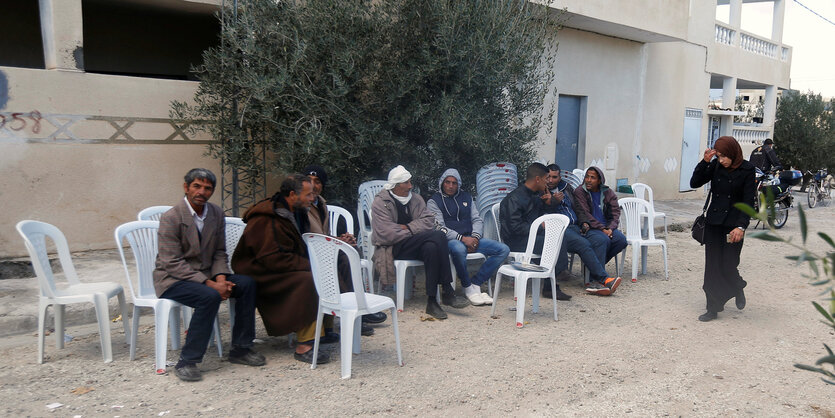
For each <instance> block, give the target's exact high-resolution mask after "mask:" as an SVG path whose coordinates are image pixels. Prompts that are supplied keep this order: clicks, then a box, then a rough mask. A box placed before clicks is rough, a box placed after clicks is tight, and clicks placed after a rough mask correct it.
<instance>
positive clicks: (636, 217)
mask: <svg viewBox="0 0 835 418" xmlns="http://www.w3.org/2000/svg"><path fill="white" fill-rule="evenodd" d="M618 205H619V206H620V207H621V217H620V219H621V222H623V223H624V224H625V225H626V228H625V231H624V232H625V235H626V241H627V242H628V243H629V245H630V246H632V281H635V280H636V279H637V277H638V263H639V260H640V256H639V254H640V250H641V247H648V246H653V245H659V246H661V249H662V250H663V252H664V279H665V280H669V278H670V277H669V273H668V270H667V242H666V241H664V240H663V239H657V238H655V228H654V224H653V222H654V220H655V216H654V215H655V214H654V213H653V210H652V206H650V204H649V202H647V201H646V200H644V199H639V198H636V197H627V198H623V199H618ZM644 213H646V214H648V215H647V216H642V215H643V214H644ZM642 220H644V221H645V222H646V223H647V227H646V228H641V226H642ZM642 229H643V230H645V231H646V233H647V237H646V238H643V237H642V235H641V232H642ZM625 251H626V250H624V252H625ZM625 259H626V257H622V258H621V260H620V263H621V270H623V261H624V260H625Z"/></svg>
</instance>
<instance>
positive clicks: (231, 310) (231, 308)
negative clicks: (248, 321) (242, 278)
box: [226, 298, 235, 331]
mask: <svg viewBox="0 0 835 418" xmlns="http://www.w3.org/2000/svg"><path fill="white" fill-rule="evenodd" d="M226 302H227V304H226V305H227V306H228V307H229V330H230V331H231V330H232V329H234V328H235V298H229V299H226Z"/></svg>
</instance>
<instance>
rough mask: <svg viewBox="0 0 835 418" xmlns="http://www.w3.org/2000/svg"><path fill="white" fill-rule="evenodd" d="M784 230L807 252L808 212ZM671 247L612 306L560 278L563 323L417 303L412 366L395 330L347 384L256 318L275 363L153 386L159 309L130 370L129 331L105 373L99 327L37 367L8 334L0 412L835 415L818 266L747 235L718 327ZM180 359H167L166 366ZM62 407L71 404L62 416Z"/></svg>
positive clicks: (688, 245)
mask: <svg viewBox="0 0 835 418" xmlns="http://www.w3.org/2000/svg"><path fill="white" fill-rule="evenodd" d="M801 196H805V195H801ZM807 213H808V216H809V223H810V225H812V229H813V230H814V231H819V230H822V231H826V232H828V233H829V234H830V235H833V236H835V223H834V222H833V221H832V220H833V219H835V216H833V215H835V208H833V207H820V208H815V209H813V210H811V211H808V212H807ZM780 233H781V234H785V235H792V236H796V237H795V240H798V241H799V239H800V237H799V235H800V233H799V227H798V217H797V214H796V212H792V215H791V216H790V219H789V223H788V224H787V226H786V227H785V228H783V229H782V230H781V231H780ZM810 239H811V240H812V242H813V243H814V244H813V247H817V248H820V249H821V250H824V249H825V247H824V246H823V245H821V244H822V240H820V239H819V238H817V237H816V236H815V237H813V238H810ZM668 244H669V268H670V280H669V281H665V280H664V275H663V273H664V270H663V263H662V257H661V251H660V249H658V248H651V249H650V252H649V267H648V274H647V275H645V276H640V277H639V279H638V281H637V283H631V282H630V281H629V278H628V277H626V278H625V280H624V284H623V285H622V286H621V287H620V289H619V290H618V291H617V293H616V294H615V295H613V296H611V297H597V296H592V295H587V294H585V293H584V292H583V291H582V288H581V286H580V284H581V279H580V278H579V277H578V274H579V273H578V272H577V268H576V267H575V276H571V277H569V278H568V280H566V281H563V282H561V286H562V287H563V289H564V290H565V291H566V292H568V293H570V294H572V295H574V299H573V300H572V301H570V302H560V303H559V305H558V307H559V320H558V321H554V320H553V317H552V316H551V312H552V310H551V309H552V308H551V307H552V305H551V301H550V300H545V301H543V303H542V306H541V311H540V312H539V313H531V311H530V296H528V297H529V303H528V309H527V310H526V313H525V321H526V322H527V323H526V325H525V327H524V328H522V329H517V328H516V327H515V326H514V312H511V311H509V308H510V307H511V306H512V305H513V301H512V294H511V290H510V287H509V285H507V286H505V287H504V288H503V291H502V293H501V294H500V295H499V297H498V315H497V318H491V316H490V308H489V307H467V308H465V309H462V310H453V309H449V310H448V311H449V313H450V318H449V319H448V320H446V321H425V320H424V319H425V316H426V315H425V314H423V308H424V304H423V303H422V301H424V300H425V299H424V298H422V297H416V298H413V299H411V300H409V301H407V304H406V311H405V312H402V313H401V314H399V316H398V323H399V325H400V333H401V339H402V348H403V357H404V366H403V367H399V366H397V359H396V354H395V350H394V348H395V347H394V336H393V333H392V329H391V321H390V320H389V321H386V322H385V323H383V324H381V325H378V326H376V335H374V336H371V337H363V339H362V341H363V347H362V348H363V351H362V353H361V354H359V355H355V356H354V357H353V377H352V378H351V379H348V380H342V379H340V363H339V361H338V357H339V346H338V344H337V345H331V346H323V347H324V349H326V350H328V351H330V352H331V355H332V357H333V359H334V361H333V362H331V363H329V364H325V365H321V366H319V367H318V368H317V369H316V370H310V367H309V366H308V365H306V364H302V363H300V362H297V361H295V360H294V359H293V356H292V353H293V349H292V348H291V347H290V346H289V344H288V338H287V337H267V336H266V334H265V332H264V330H263V327H261V325H260V321H259V329H258V331H257V334H258V338H259V343H258V345H257V349H258V350H259V351H260V352H262V353H263V354H265V355H266V357H267V362H268V363H267V365H266V366H264V367H259V368H251V367H246V366H240V365H235V364H230V363H228V362H227V361H225V360H223V359H220V358H218V356H217V352H216V351H213V349H212V348H210V349H209V351H208V352H207V355H206V358H205V361H204V362H203V363H202V364H201V369H202V370H203V372H204V380H203V381H201V382H197V383H184V382H180V381H179V380H178V379H177V378H176V377H175V376H174V375H173V374H169V375H159V376H158V375H155V374H154V364H153V363H154V361H153V357H154V353H153V349H154V337H153V327H152V325H150V324H151V323H152V322H151V321H150V317H151V315H150V314H147V315H146V319H145V320H143V325H142V326H141V327H140V334H139V336H138V348H137V351H138V355H137V359H136V360H135V361H129V356H128V346H127V345H126V344H124V334H123V333H122V331H121V323H114V324H113V351H114V353H113V356H114V361H113V362H112V363H110V364H105V363H103V362H102V361H101V352H100V348H99V343H98V335H97V334H96V332H95V326H77V327H70V328H68V330H67V332H68V334H70V335H73V336H74V338H73V339H72V341H70V342H68V343H67V344H66V347H65V348H64V349H63V350H58V349H56V348H55V345H54V341H53V340H52V339H49V338H48V339H47V347H46V358H45V362H44V364H42V365H39V364H37V363H36V362H35V360H36V349H37V340H36V337H35V336H34V335H32V334H27V335H19V336H12V337H4V338H2V339H0V358H1V359H2V361H0V396H2V398H3V399H6V402H4V405H3V406H2V409H0V410H2V413H3V415H5V416H45V415H50V416H51V415H55V416H136V415H142V416H165V415H168V416H193V415H205V416H254V415H288V416H336V415H340V416H341V415H411V416H418V415H419V416H426V415H429V416H475V415H489V416H498V415H502V416H507V415H514V416H539V415H547V416H551V415H559V416H625V415H633V416H780V417H784V416H822V417H832V416H833V414H835V401H833V399H835V397H833V394H834V393H835V392H834V391H835V388H833V386H830V385H827V384H825V383H823V382H821V380H820V379H819V378H818V377H817V375H815V374H813V373H810V372H805V371H800V370H798V369H796V368H794V367H793V364H794V363H796V362H801V363H807V364H808V363H812V362H814V360H816V359H818V358H819V357H821V356H822V355H823V353H824V351H823V346H822V343H828V344H830V345H832V344H831V343H832V342H833V336H834V335H835V333H833V332H832V331H831V330H829V329H828V328H827V327H826V326H825V325H823V324H821V322H820V321H819V320H818V318H819V316H818V313H817V312H816V311H815V310H814V308H813V307H812V305H811V303H810V301H811V300H816V299H817V300H821V299H822V298H823V297H822V296H821V295H820V289H818V288H814V287H812V286H810V285H809V284H808V282H807V279H805V278H804V277H803V274H804V273H805V272H806V270H805V268H803V267H799V268H798V267H795V266H794V265H793V264H792V262H790V261H789V260H786V259H785V258H783V256H784V255H787V254H793V253H794V251H793V250H791V249H790V248H788V247H787V246H786V245H783V244H776V243H770V242H765V241H760V240H754V239H749V240H747V242H746V243H745V247H744V249H743V254H742V257H743V261H742V263H741V271H742V275H743V277H745V279H746V280H747V281H748V284H749V286H748V288H747V289H746V294H747V296H748V306H747V307H746V308H745V310H744V311H738V310H737V309H736V308H735V307H734V306H733V301H731V302H730V303H729V304H728V306H727V307H726V310H725V312H723V313H720V316H719V319H718V320H716V321H713V322H710V323H700V322H698V321H697V320H696V317H697V316H698V315H700V314H701V313H702V312H703V310H704V309H703V308H704V295H703V293H702V290H701V283H702V271H703V265H704V255H703V254H704V253H703V249H702V248H701V247H699V245H698V244H697V243H695V241H693V240H692V239H690V236H689V232H670V235H669V237H668ZM629 258H630V257H628V258H627V266H626V268H627V272H626V273H625V276H629V274H630V273H629V272H628V269H629V265H630V264H629V263H630V262H631V260H630V259H629ZM609 267H610V269H613V266H612V265H610V266H609ZM506 282H507V281H506ZM223 312H224V313H225V308H223ZM224 319H227V318H224ZM224 323H225V324H227V326H226V327H225V328H224V329H225V333H226V335H225V336H224V341H227V342H228V341H229V329H228V321H226V322H224ZM226 348H227V349H228V345H227V347H226ZM176 357H177V352H175V351H169V353H168V358H169V360H173V359H176ZM55 403H60V404H62V405H61V406H57V407H54V408H50V407H49V405H50V404H55Z"/></svg>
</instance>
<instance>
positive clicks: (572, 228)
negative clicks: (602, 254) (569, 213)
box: [555, 225, 609, 281]
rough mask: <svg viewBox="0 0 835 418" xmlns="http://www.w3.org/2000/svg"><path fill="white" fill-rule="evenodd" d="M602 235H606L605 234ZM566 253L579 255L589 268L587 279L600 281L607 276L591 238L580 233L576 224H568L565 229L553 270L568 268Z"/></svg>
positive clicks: (558, 270) (607, 238)
mask: <svg viewBox="0 0 835 418" xmlns="http://www.w3.org/2000/svg"><path fill="white" fill-rule="evenodd" d="M602 235H603V236H604V237H605V236H606V234H602ZM608 240H609V237H606V241H608ZM568 253H574V254H577V255H578V256H580V259H581V260H583V264H585V265H586V268H587V269H589V280H593V281H602V280H604V279H605V278H606V277H608V275H607V274H606V269H605V268H604V266H603V263H601V262H600V259H599V258H598V256H597V254H596V253H595V248H594V247H593V245H592V243H591V240H590V239H589V238H587V237H586V236H583V235H582V234H581V233H580V227H579V226H577V225H569V226H568V228H566V230H565V234H564V235H563V238H562V246H561V247H560V255H559V257H558V258H557V266H556V269H555V271H557V272H561V271H563V270H566V269H567V268H568Z"/></svg>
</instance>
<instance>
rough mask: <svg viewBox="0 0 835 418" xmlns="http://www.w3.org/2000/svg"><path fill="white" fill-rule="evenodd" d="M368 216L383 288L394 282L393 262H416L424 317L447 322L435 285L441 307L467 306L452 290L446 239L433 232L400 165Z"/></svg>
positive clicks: (428, 215) (432, 224)
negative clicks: (422, 289) (419, 265)
mask: <svg viewBox="0 0 835 418" xmlns="http://www.w3.org/2000/svg"><path fill="white" fill-rule="evenodd" d="M371 215H372V217H371V229H372V230H373V232H372V233H371V240H372V242H374V257H373V258H374V269H375V270H377V273H378V274H379V275H380V279H381V280H382V282H383V283H384V284H390V283H392V282H393V281H394V277H395V273H394V260H395V259H406V260H415V259H416V260H420V261H423V264H424V268H425V272H426V296H427V298H428V300H427V303H426V313H428V314H429V315H432V316H433V317H435V318H437V319H446V318H447V314H446V312H444V310H443V309H441V306H440V305H438V301H437V300H436V299H435V293H436V292H437V291H438V285H440V286H441V288H442V290H443V296H442V297H441V302H442V303H443V304H444V305H448V306H452V307H453V308H456V309H460V308H463V307H465V306H467V305H469V303H468V302H467V301H466V300H465V299H464V298H462V297H460V296H458V295H456V294H455V291H454V290H453V289H452V274H451V273H450V267H449V251H448V250H447V244H446V237H445V236H444V234H443V233H442V232H440V231H438V230H436V229H435V216H434V215H432V212H429V211H428V210H426V203H424V201H423V198H421V197H420V196H419V195H416V194H413V193H412V174H411V173H409V172H408V171H407V170H406V169H405V168H403V166H402V165H398V166H397V167H394V168H393V169H391V171H389V175H388V180H387V181H386V184H385V185H384V186H383V190H380V193H378V194H377V196H375V197H374V202H373V203H372V204H371Z"/></svg>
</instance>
